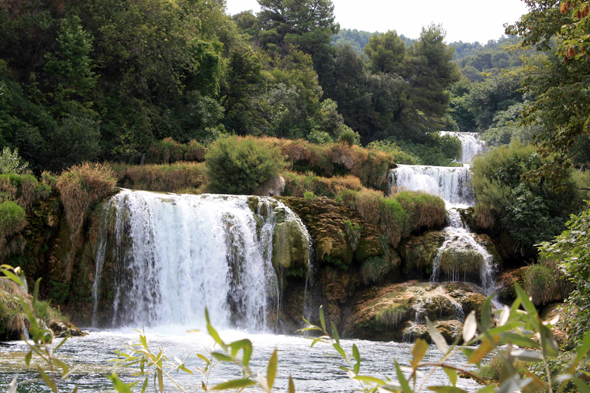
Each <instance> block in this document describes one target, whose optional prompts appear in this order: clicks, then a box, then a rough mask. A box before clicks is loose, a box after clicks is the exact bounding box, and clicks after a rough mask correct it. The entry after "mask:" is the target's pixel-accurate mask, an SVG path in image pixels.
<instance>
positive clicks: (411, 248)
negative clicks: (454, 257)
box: [398, 231, 445, 279]
mask: <svg viewBox="0 0 590 393" xmlns="http://www.w3.org/2000/svg"><path fill="white" fill-rule="evenodd" d="M444 241H445V233H444V232H441V231H428V232H426V233H424V234H422V235H417V236H410V237H409V238H408V239H407V240H404V241H402V243H401V244H400V245H399V247H398V250H399V254H400V256H401V258H402V259H403V260H404V262H405V273H406V277H408V278H410V277H411V278H414V279H416V278H423V279H428V278H430V276H431V274H432V267H433V264H434V259H435V258H436V254H437V253H438V249H439V248H440V247H441V246H442V244H443V243H444Z"/></svg>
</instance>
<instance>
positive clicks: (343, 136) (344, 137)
mask: <svg viewBox="0 0 590 393" xmlns="http://www.w3.org/2000/svg"><path fill="white" fill-rule="evenodd" d="M360 140H361V137H360V136H359V134H358V133H356V132H354V131H353V130H351V129H350V128H349V129H346V130H344V131H342V132H341V133H340V135H339V136H338V141H340V142H342V143H345V144H346V145H348V146H352V145H358V144H360Z"/></svg>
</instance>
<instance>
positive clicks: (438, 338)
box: [426, 317, 449, 354]
mask: <svg viewBox="0 0 590 393" xmlns="http://www.w3.org/2000/svg"><path fill="white" fill-rule="evenodd" d="M426 326H427V327H428V333H430V338H432V341H434V343H435V344H436V346H437V347H438V349H439V350H440V351H441V352H442V353H443V354H446V353H447V352H449V345H448V344H447V341H446V340H445V338H444V337H443V336H442V334H440V332H439V331H438V330H436V328H435V327H434V325H433V324H432V322H430V319H428V317H426Z"/></svg>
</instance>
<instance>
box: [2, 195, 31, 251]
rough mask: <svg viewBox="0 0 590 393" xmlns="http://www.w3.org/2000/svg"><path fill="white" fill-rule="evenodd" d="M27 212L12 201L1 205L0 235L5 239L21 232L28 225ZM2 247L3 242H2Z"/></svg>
mask: <svg viewBox="0 0 590 393" xmlns="http://www.w3.org/2000/svg"><path fill="white" fill-rule="evenodd" d="M26 223H27V218H26V215H25V210H24V209H23V208H22V207H20V206H19V205H17V204H16V203H14V202H12V201H5V202H2V203H0V233H2V238H0V240H2V239H3V238H5V237H7V236H10V235H12V234H14V233H18V232H20V231H21V230H22V229H23V228H24V227H25V225H26ZM0 245H2V242H1V241H0Z"/></svg>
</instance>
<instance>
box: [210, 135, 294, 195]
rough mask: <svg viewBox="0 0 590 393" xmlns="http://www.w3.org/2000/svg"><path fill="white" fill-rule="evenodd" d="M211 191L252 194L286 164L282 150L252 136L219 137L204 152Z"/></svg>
mask: <svg viewBox="0 0 590 393" xmlns="http://www.w3.org/2000/svg"><path fill="white" fill-rule="evenodd" d="M205 164H206V165H207V174H208V176H209V180H210V182H209V187H210V189H211V191H213V192H218V193H227V194H251V193H252V192H253V191H254V190H255V189H257V188H258V187H259V186H260V185H261V184H263V183H264V182H266V181H267V180H269V179H271V178H273V177H275V176H277V175H278V174H279V171H280V170H281V169H282V168H283V167H284V161H283V158H282V156H281V151H280V150H279V149H278V148H277V147H268V146H264V145H263V144H260V143H257V142H256V141H255V140H254V139H252V138H238V137H229V138H223V139H218V140H217V141H215V143H214V144H213V145H212V146H211V148H210V149H209V151H208V152H207V154H206V156H205Z"/></svg>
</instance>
